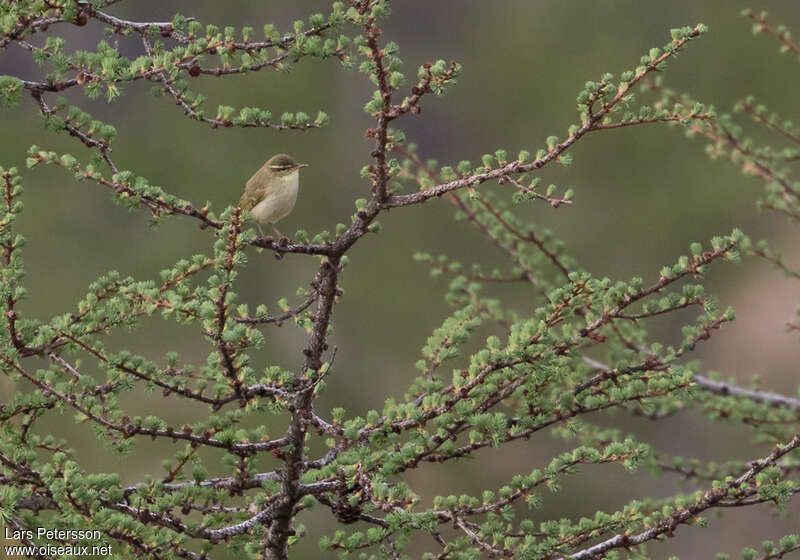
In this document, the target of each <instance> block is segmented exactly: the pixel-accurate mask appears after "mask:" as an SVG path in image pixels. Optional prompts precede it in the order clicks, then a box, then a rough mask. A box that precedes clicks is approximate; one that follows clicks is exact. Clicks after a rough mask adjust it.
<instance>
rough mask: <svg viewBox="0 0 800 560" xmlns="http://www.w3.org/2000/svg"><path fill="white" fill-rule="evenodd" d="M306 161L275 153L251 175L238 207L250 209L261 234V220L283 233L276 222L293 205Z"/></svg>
mask: <svg viewBox="0 0 800 560" xmlns="http://www.w3.org/2000/svg"><path fill="white" fill-rule="evenodd" d="M307 165H308V164H306V163H297V161H295V159H294V158H293V157H292V156H288V155H286V154H276V155H274V156H272V157H271V158H269V159H268V160H267V162H266V163H265V164H264V165H262V166H261V168H260V169H259V170H258V171H256V172H255V173H253V176H252V177H250V179H248V181H247V183H246V185H245V187H244V193H243V194H242V198H240V199H239V207H240V208H241V209H242V210H247V211H248V212H250V217H251V218H252V219H253V221H255V223H256V227H257V228H258V231H259V233H261V236H262V237H265V235H264V230H262V229H261V224H270V225H271V226H272V229H273V231H274V232H275V235H277V236H278V237H283V235H282V234H281V232H280V231H278V228H276V227H275V222H277V221H279V220H282V219H283V218H285V217H286V216H288V215H289V213H290V212H291V211H292V210H293V209H294V205H295V202H297V190H298V188H299V186H300V169H302V168H303V167H306V166H307Z"/></svg>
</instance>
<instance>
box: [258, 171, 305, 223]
mask: <svg viewBox="0 0 800 560" xmlns="http://www.w3.org/2000/svg"><path fill="white" fill-rule="evenodd" d="M299 175H300V174H299V173H292V174H291V175H289V176H287V177H280V178H278V179H276V180H275V183H274V184H275V188H273V189H272V192H270V193H269V194H268V195H267V196H266V197H265V198H264V200H262V201H261V202H259V203H258V204H256V205H255V207H254V208H253V209H252V210H251V211H250V214H251V215H252V216H253V219H255V220H256V221H258V222H260V223H262V224H274V223H275V222H277V221H278V220H281V219H283V218H285V217H286V216H287V215H288V214H289V212H291V211H292V210H293V209H294V205H295V202H297V190H298V187H299V183H300V181H299Z"/></svg>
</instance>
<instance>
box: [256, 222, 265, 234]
mask: <svg viewBox="0 0 800 560" xmlns="http://www.w3.org/2000/svg"><path fill="white" fill-rule="evenodd" d="M256 227H257V228H258V233H260V234H261V237H266V235H264V230H263V229H261V224H259V223H258V222H256Z"/></svg>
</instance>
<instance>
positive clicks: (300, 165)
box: [297, 163, 308, 169]
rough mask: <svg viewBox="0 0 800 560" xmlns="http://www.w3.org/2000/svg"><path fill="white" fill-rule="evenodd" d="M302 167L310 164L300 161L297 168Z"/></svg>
mask: <svg viewBox="0 0 800 560" xmlns="http://www.w3.org/2000/svg"><path fill="white" fill-rule="evenodd" d="M301 167H308V164H307V163H298V164H297V169H300V168H301Z"/></svg>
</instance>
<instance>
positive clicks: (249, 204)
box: [239, 167, 267, 210]
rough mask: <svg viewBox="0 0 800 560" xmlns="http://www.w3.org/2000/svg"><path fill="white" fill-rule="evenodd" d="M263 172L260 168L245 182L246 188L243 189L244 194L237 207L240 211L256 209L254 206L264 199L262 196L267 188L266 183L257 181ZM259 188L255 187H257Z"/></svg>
mask: <svg viewBox="0 0 800 560" xmlns="http://www.w3.org/2000/svg"><path fill="white" fill-rule="evenodd" d="M263 171H264V168H263V167H262V168H261V169H259V170H258V171H256V172H255V173H254V174H253V176H252V177H250V179H248V181H247V186H246V187H245V189H244V194H242V198H240V199H239V207H240V208H241V209H242V210H252V209H253V208H255V207H256V205H257V204H258V203H259V202H261V201H262V200H263V199H264V194H265V191H266V187H267V181H266V180H262V181H258V179H259V175H261V174H262V173H263ZM262 179H266V178H262ZM259 183H260V185H261V186H257V185H259Z"/></svg>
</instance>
